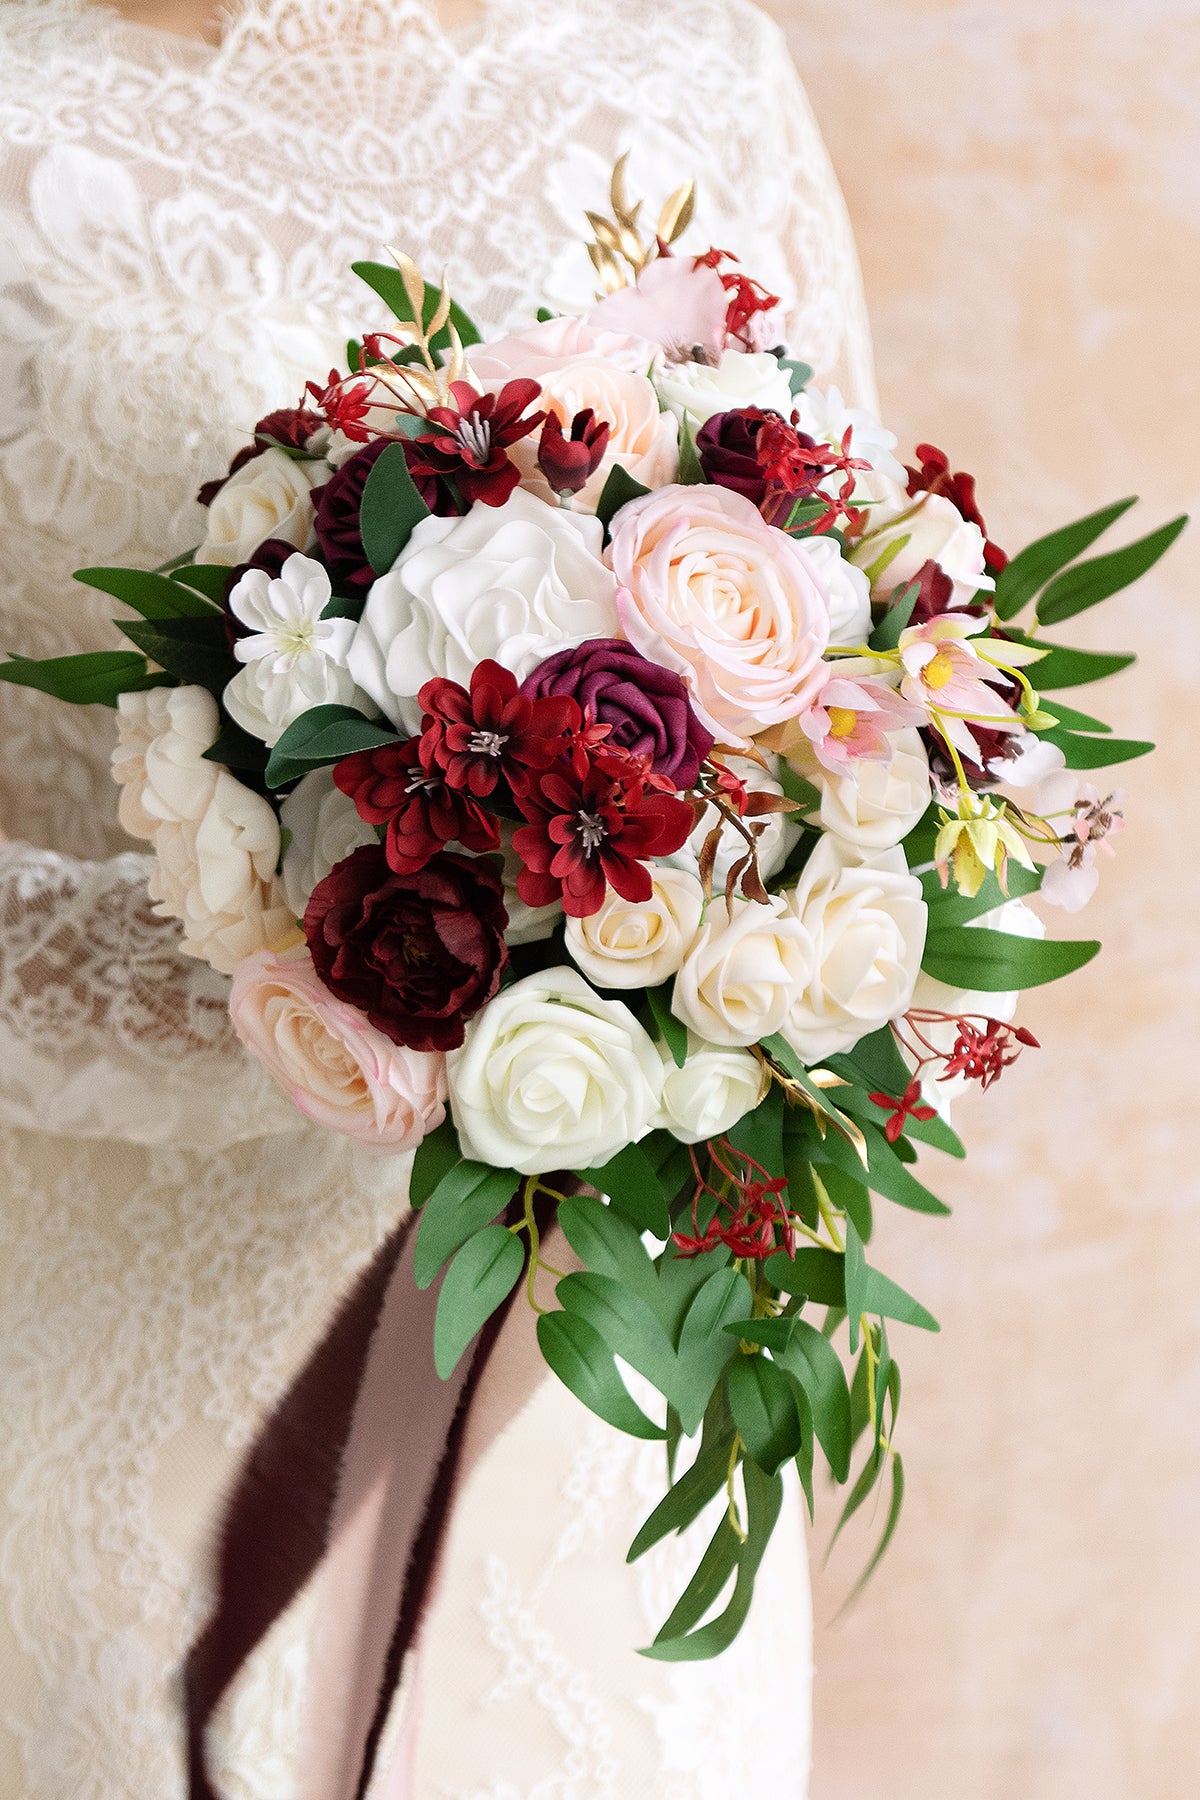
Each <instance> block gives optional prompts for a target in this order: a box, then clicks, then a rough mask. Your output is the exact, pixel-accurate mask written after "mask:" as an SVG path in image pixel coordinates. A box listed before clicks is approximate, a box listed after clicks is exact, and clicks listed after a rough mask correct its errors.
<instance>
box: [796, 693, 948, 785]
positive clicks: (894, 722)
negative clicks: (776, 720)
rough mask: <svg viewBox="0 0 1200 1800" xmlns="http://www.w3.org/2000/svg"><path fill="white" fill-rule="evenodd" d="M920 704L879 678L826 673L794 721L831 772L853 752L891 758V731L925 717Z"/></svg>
mask: <svg viewBox="0 0 1200 1800" xmlns="http://www.w3.org/2000/svg"><path fill="white" fill-rule="evenodd" d="M924 718H925V715H924V713H923V712H922V711H921V709H920V708H919V707H916V706H912V705H909V704H908V703H907V702H906V701H904V700H902V699H901V698H900V696H899V695H898V694H897V693H896V691H895V689H894V688H890V687H885V685H884V683H883V682H882V681H872V680H870V679H867V680H864V681H847V680H846V679H845V678H844V677H843V676H840V675H831V676H830V677H829V679H828V681H827V682H826V683H825V685H824V687H823V688H822V689H821V691H820V693H819V694H818V695H817V697H816V699H815V700H814V701H813V702H812V704H811V705H810V706H808V707H807V708H806V709H805V710H804V712H802V713H801V714H800V717H799V719H798V720H797V723H798V725H799V727H800V730H801V731H802V732H803V734H804V736H805V737H806V738H807V739H808V741H809V743H810V744H811V745H812V750H813V755H814V756H815V757H816V759H817V761H818V762H819V763H821V764H823V766H824V767H825V768H827V769H830V770H832V772H833V773H834V774H835V775H836V774H839V773H840V772H841V771H842V770H843V769H845V768H846V766H847V765H848V764H849V763H851V762H853V761H854V760H855V759H856V758H857V757H861V756H865V757H871V758H874V759H876V760H878V761H880V762H889V761H890V760H891V756H892V751H893V749H894V745H893V744H892V742H891V739H890V738H889V737H888V733H889V732H890V731H899V730H900V729H901V727H902V726H905V725H919V724H923V723H924Z"/></svg>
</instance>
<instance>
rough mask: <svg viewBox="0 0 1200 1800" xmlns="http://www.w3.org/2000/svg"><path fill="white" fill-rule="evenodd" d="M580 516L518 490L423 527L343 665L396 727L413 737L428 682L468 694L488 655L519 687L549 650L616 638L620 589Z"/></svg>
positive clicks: (386, 580)
mask: <svg viewBox="0 0 1200 1800" xmlns="http://www.w3.org/2000/svg"><path fill="white" fill-rule="evenodd" d="M603 541H604V529H603V526H602V525H601V524H600V521H599V519H596V518H594V517H592V516H590V515H589V514H586V513H575V512H567V511H565V510H564V509H563V508H561V507H558V506H548V505H547V504H546V503H545V502H544V501H542V500H538V499H536V498H535V496H534V495H532V494H527V493H526V492H525V491H524V489H523V488H517V489H516V490H515V491H514V492H513V493H512V494H511V495H510V497H509V498H508V499H507V500H506V501H505V502H504V505H503V506H483V505H477V506H473V507H472V508H471V510H470V512H469V513H466V514H465V515H464V516H463V517H462V518H451V519H443V518H437V517H434V516H430V517H429V518H427V519H422V520H421V522H420V524H419V525H418V526H417V527H416V529H415V531H414V532H413V534H412V536H411V537H410V539H409V540H408V543H407V544H406V545H405V547H404V549H403V550H402V551H401V552H400V555H399V557H398V559H397V561H396V566H395V568H394V569H392V570H391V572H390V574H387V575H383V576H381V577H380V579H379V580H378V581H376V582H375V583H374V585H373V586H372V588H371V591H370V593H369V594H368V596H367V603H366V606H365V608H364V609H363V615H362V619H361V621H360V623H359V627H358V630H357V631H356V633H355V635H354V641H353V643H352V644H351V646H350V652H349V655H348V657H347V667H348V668H349V670H350V673H351V675H352V676H353V677H354V679H355V681H356V682H357V684H358V686H359V687H360V688H361V689H362V690H363V691H364V693H366V694H368V695H369V696H370V698H371V699H372V700H374V701H375V703H376V704H377V705H378V706H379V708H380V710H381V711H382V712H384V713H385V714H386V715H387V717H388V718H389V719H391V720H392V722H393V724H395V725H398V726H400V728H401V729H402V730H404V731H408V732H412V733H416V732H418V731H420V729H421V716H422V714H421V707H420V705H419V704H418V701H417V694H418V692H419V691H420V689H421V687H422V686H423V685H424V684H425V682H427V681H430V680H432V679H433V677H434V676H435V675H445V676H449V678H450V679H451V680H452V681H457V682H460V683H461V684H462V686H463V687H466V686H467V685H468V684H469V682H470V679H471V672H472V670H473V669H474V668H475V667H476V665H477V664H478V663H481V662H483V661H484V660H485V659H486V658H488V657H492V658H494V659H495V660H496V661H497V662H499V663H502V664H503V665H504V667H505V668H506V669H511V670H512V672H513V674H514V675H515V676H516V677H517V679H518V681H523V680H524V679H525V677H526V675H528V674H529V672H530V670H531V669H533V668H535V667H536V665H537V664H538V663H539V662H542V661H544V660H545V658H546V657H547V656H550V655H551V654H552V653H553V652H554V651H555V650H563V649H566V648H567V646H568V645H572V644H581V643H583V642H584V641H585V639H587V638H593V637H617V636H618V635H619V634H620V622H619V620H618V617H617V603H616V593H617V584H616V581H615V579H614V577H613V574H612V572H611V570H609V569H608V568H606V567H605V565H604V563H603V562H602V561H601V560H600V552H601V548H602V545H603Z"/></svg>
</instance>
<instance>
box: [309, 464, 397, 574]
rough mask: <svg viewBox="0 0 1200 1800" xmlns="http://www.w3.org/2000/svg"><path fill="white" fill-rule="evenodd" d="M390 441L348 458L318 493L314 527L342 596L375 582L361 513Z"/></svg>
mask: <svg viewBox="0 0 1200 1800" xmlns="http://www.w3.org/2000/svg"><path fill="white" fill-rule="evenodd" d="M390 442H391V440H390V439H389V438H376V439H375V440H374V441H373V442H372V443H370V444H364V445H363V447H362V449H361V450H356V451H355V452H354V454H353V456H349V457H347V458H346V461H345V462H344V463H343V464H342V466H341V468H340V469H335V470H334V472H333V474H332V475H331V476H330V477H329V480H328V481H327V482H326V483H325V485H324V487H323V488H320V489H319V490H318V492H317V508H316V517H315V519H314V521H313V528H314V530H315V531H316V534H317V543H318V544H319V545H320V548H321V555H322V556H323V557H324V559H325V563H326V565H327V567H328V569H329V579H330V581H331V582H332V583H333V585H334V587H335V589H337V590H338V592H339V593H343V594H350V595H357V594H361V593H365V592H366V590H367V588H369V587H370V585H371V583H372V582H373V581H374V579H375V571H374V569H373V568H372V567H371V565H370V563H369V562H368V561H367V553H366V551H365V550H364V549H363V541H362V530H361V528H360V526H359V522H358V514H359V508H360V507H361V506H362V497H363V489H364V488H365V487H366V485H367V476H368V475H369V474H370V473H371V470H372V469H373V468H374V466H375V463H376V460H377V459H378V458H379V457H380V456H382V454H383V452H384V451H385V450H386V449H387V447H388V444H389V443H390Z"/></svg>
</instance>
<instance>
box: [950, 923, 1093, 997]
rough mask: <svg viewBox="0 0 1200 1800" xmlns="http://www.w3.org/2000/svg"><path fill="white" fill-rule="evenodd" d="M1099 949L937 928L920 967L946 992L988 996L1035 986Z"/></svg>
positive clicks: (1075, 942) (1084, 943) (1079, 942)
mask: <svg viewBox="0 0 1200 1800" xmlns="http://www.w3.org/2000/svg"><path fill="white" fill-rule="evenodd" d="M1099 948H1100V945H1099V944H1098V943H1097V942H1095V941H1094V940H1088V939H1082V938H1081V939H1068V940H1061V939H1053V938H1045V939H1040V938H1022V937H1015V936H1014V935H1013V934H1012V933H1011V932H1007V931H978V930H976V931H972V930H971V929H970V927H969V926H965V925H946V926H939V927H937V928H935V929H933V930H931V931H930V932H929V934H928V936H927V937H926V940H925V954H924V956H923V957H922V960H921V967H922V968H923V969H924V970H925V971H926V973H927V974H929V975H932V976H933V978H934V980H935V981H943V982H945V984H946V986H947V987H956V988H963V989H966V990H968V991H970V990H973V989H979V990H981V991H982V992H984V993H988V994H1003V993H1008V992H1010V991H1011V990H1012V989H1013V988H1018V989H1020V988H1030V987H1040V986H1042V984H1043V983H1044V982H1047V981H1058V980H1059V979H1060V978H1061V977H1062V976H1064V975H1070V974H1073V973H1074V971H1075V970H1076V969H1081V968H1083V966H1084V964H1085V963H1089V962H1091V960H1092V958H1093V956H1095V955H1096V952H1097V951H1098V950H1099Z"/></svg>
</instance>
